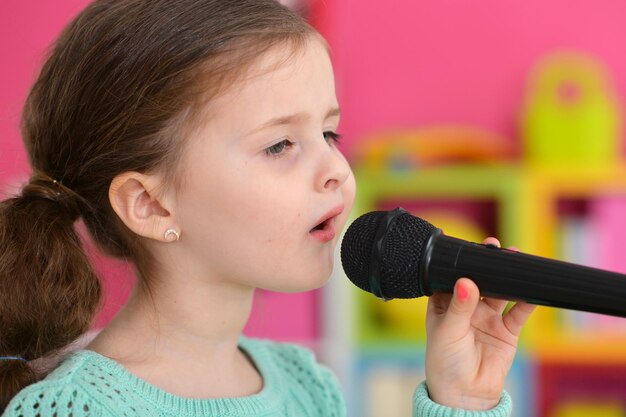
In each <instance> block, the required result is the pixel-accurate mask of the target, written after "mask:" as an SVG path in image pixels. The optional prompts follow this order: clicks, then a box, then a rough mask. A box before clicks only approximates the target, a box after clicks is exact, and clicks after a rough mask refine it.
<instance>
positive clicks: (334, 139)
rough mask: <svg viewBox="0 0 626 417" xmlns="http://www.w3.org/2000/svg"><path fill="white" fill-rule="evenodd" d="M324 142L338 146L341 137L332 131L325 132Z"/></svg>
mask: <svg viewBox="0 0 626 417" xmlns="http://www.w3.org/2000/svg"><path fill="white" fill-rule="evenodd" d="M324 140H325V141H326V142H327V143H328V144H329V145H330V144H331V143H333V144H335V145H338V144H339V143H340V142H341V135H340V134H339V133H335V132H333V131H332V130H327V131H326V132H324Z"/></svg>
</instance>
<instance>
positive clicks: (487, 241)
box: [483, 237, 500, 247]
mask: <svg viewBox="0 0 626 417" xmlns="http://www.w3.org/2000/svg"><path fill="white" fill-rule="evenodd" d="M483 245H494V246H497V247H500V241H499V240H498V239H496V238H495V237H488V238H487V239H485V240H483Z"/></svg>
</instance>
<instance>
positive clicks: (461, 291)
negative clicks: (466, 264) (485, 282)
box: [456, 284, 469, 302]
mask: <svg viewBox="0 0 626 417" xmlns="http://www.w3.org/2000/svg"><path fill="white" fill-rule="evenodd" d="M456 296H457V298H458V299H459V301H460V302H464V301H465V300H467V297H469V291H468V290H467V288H465V285H463V284H457V286H456Z"/></svg>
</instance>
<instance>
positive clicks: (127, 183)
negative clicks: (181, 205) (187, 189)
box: [109, 171, 177, 242]
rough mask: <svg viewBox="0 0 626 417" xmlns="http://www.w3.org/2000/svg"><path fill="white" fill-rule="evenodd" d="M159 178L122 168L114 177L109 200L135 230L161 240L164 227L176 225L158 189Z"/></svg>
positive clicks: (123, 219)
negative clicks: (126, 170)
mask: <svg viewBox="0 0 626 417" xmlns="http://www.w3.org/2000/svg"><path fill="white" fill-rule="evenodd" d="M160 184H161V180H160V179H159V178H158V177H157V176H154V175H146V174H141V173H138V172H132V171H131V172H124V173H122V174H120V175H118V176H117V177H115V178H114V179H113V181H112V182H111V186H110V187H109V201H110V202H111V206H112V207H113V210H114V211H115V213H117V215H118V216H119V218H120V219H121V220H122V221H123V222H124V224H125V225H126V226H127V227H128V228H129V229H130V230H132V231H133V232H135V233H136V234H138V235H140V236H143V237H147V238H150V239H155V240H159V241H162V242H166V241H169V239H168V236H167V235H166V231H167V230H168V229H175V230H176V229H177V225H176V224H175V222H174V219H173V216H172V214H171V213H170V210H168V208H167V207H168V204H167V197H166V196H165V195H163V193H159V192H158V191H159V185H160Z"/></svg>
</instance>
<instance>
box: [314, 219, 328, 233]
mask: <svg viewBox="0 0 626 417" xmlns="http://www.w3.org/2000/svg"><path fill="white" fill-rule="evenodd" d="M330 220H331V219H326V220H324V221H323V222H321V223H320V224H318V225H317V226H315V227H314V228H313V229H311V232H315V231H317V230H326V229H328V226H329V225H330Z"/></svg>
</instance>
